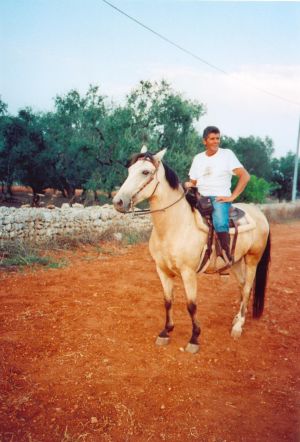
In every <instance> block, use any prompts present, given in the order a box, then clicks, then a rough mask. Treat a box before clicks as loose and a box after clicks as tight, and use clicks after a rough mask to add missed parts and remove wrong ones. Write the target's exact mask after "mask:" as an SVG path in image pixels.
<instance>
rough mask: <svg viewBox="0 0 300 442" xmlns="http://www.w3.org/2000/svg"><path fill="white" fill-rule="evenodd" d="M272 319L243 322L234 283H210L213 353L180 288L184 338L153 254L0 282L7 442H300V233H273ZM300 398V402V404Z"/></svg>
mask: <svg viewBox="0 0 300 442" xmlns="http://www.w3.org/2000/svg"><path fill="white" fill-rule="evenodd" d="M272 235H273V238H272V265H271V271H270V278H269V286H268V292H267V298H266V306H265V312H264V315H263V317H262V318H261V319H260V320H253V319H252V318H251V312H248V317H247V322H246V325H245V330H244V334H243V336H242V338H241V339H240V340H238V341H234V340H233V339H232V338H231V337H230V327H231V321H232V319H233V316H234V314H235V313H236V312H237V310H238V301H239V295H238V288H237V285H236V283H235V280H234V279H233V277H230V279H229V280H228V281H227V282H226V281H225V282H224V281H223V280H221V279H220V277H218V276H202V277H201V276H199V289H198V293H199V303H198V305H199V318H200V320H201V328H202V335H201V352H200V353H199V354H197V355H191V354H186V353H183V352H182V351H180V347H183V346H185V344H186V343H187V342H188V339H189V337H190V333H191V325H190V319H189V316H188V314H187V312H186V306H185V298H184V292H183V287H182V284H181V281H179V280H178V281H177V283H176V292H175V294H176V304H175V321H176V322H175V330H174V332H173V335H172V341H171V343H170V345H169V346H168V347H166V348H158V347H156V346H155V344H154V341H155V338H156V335H157V333H158V332H159V331H160V330H161V328H162V326H163V323H164V308H163V302H162V289H161V285H160V282H159V279H158V276H157V274H156V271H155V267H154V263H153V262H152V260H151V258H150V255H149V252H148V248H147V245H146V244H142V245H136V246H130V247H127V248H121V247H120V246H117V245H116V244H115V245H114V244H106V245H103V244H102V245H101V247H99V248H98V249H95V248H84V249H80V250H77V251H75V252H74V251H72V252H70V251H69V252H62V253H61V257H63V258H64V259H67V260H68V265H67V266H65V267H64V268H60V269H41V268H38V269H34V270H30V271H29V270H26V271H23V272H4V271H2V272H0V283H1V286H0V299H1V311H0V315H1V318H0V319H1V325H0V328H1V338H0V349H1V354H0V358H1V377H0V390H1V397H0V440H1V441H2V442H6V441H11V442H12V441H13V442H22V441H28V442H42V441H49V442H50V441H51V442H52V441H54V442H56V441H64V442H66V441H72V442H73V441H88V442H90V441H114V442H115V441H141V442H146V441H172V442H173V441H183V442H184V441H193V440H197V441H203V442H206V441H209V442H221V441H224V442H225V441H226V442H231V441H232V442H241V441H245V442H248V441H249V442H254V441H255V442H260V441H261V442H268V441H269V442H277V441H278V442H282V441H293V442H296V441H298V440H299V434H300V432H299V408H298V412H297V408H296V407H297V405H296V404H297V397H298V399H299V383H298V385H297V378H298V382H299V335H300V333H299V331H300V323H299V269H300V222H296V223H291V224H286V225H274V226H273V228H272ZM297 391H298V396H297Z"/></svg>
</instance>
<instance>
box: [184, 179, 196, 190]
mask: <svg viewBox="0 0 300 442" xmlns="http://www.w3.org/2000/svg"><path fill="white" fill-rule="evenodd" d="M196 186H197V180H190V181H186V182H185V183H184V187H185V188H186V189H190V188H191V187H196Z"/></svg>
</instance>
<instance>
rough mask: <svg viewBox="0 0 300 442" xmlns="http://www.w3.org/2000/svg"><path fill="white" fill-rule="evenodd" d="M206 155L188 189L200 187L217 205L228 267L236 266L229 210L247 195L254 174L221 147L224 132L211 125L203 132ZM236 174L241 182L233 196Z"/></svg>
mask: <svg viewBox="0 0 300 442" xmlns="http://www.w3.org/2000/svg"><path fill="white" fill-rule="evenodd" d="M203 144H204V146H205V152H201V153H198V154H197V155H196V156H195V157H194V159H193V162H192V166H191V168H190V171H189V177H190V181H187V182H186V183H185V186H186V188H190V187H194V186H197V187H198V191H199V193H200V195H201V196H206V197H209V198H210V200H211V202H212V205H213V213H212V220H213V226H214V229H215V231H216V233H217V236H218V239H219V242H220V245H221V248H222V250H223V253H222V256H223V259H224V261H225V264H227V266H228V267H229V266H230V265H231V264H232V256H231V253H230V235H229V210H230V207H231V203H232V202H233V201H234V200H235V199H236V198H237V197H238V196H239V195H240V194H241V193H242V192H243V190H244V189H245V187H246V185H247V183H248V181H249V179H250V175H249V173H248V172H247V170H246V169H245V168H244V167H243V166H242V164H241V163H240V162H239V160H238V159H237V157H236V156H235V154H234V153H233V152H232V150H230V149H222V148H221V147H220V131H219V129H218V128H217V127H215V126H208V127H207V128H206V129H204V131H203ZM232 175H236V176H237V177H238V182H237V185H236V187H235V189H234V190H233V192H232V193H231V189H230V188H231V178H232Z"/></svg>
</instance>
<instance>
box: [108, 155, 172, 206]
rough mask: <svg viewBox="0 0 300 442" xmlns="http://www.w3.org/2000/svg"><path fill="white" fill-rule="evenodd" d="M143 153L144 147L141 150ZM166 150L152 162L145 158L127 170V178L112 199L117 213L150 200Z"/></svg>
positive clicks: (154, 157) (155, 156)
mask: <svg viewBox="0 0 300 442" xmlns="http://www.w3.org/2000/svg"><path fill="white" fill-rule="evenodd" d="M142 150H143V152H142V153H145V150H144V146H143V148H142ZM165 151H166V149H164V150H162V151H160V152H158V153H157V154H156V155H154V156H153V161H152V160H151V159H149V158H147V157H145V158H143V157H142V158H140V159H138V160H137V161H136V162H135V163H134V164H132V166H130V167H129V169H128V177H127V179H126V181H125V182H124V183H123V185H122V187H121V188H120V190H119V191H118V193H117V194H116V196H115V197H114V199H113V204H114V206H115V208H116V209H117V210H118V211H119V212H126V211H128V210H129V209H130V206H131V204H133V205H135V204H138V203H140V202H141V201H144V200H145V199H148V198H150V197H151V196H152V195H153V194H154V192H155V190H156V187H157V185H158V182H159V181H158V172H159V168H160V163H161V159H162V157H163V156H164V154H165Z"/></svg>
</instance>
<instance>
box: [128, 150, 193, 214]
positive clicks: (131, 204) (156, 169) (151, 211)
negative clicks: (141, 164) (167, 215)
mask: <svg viewBox="0 0 300 442" xmlns="http://www.w3.org/2000/svg"><path fill="white" fill-rule="evenodd" d="M141 160H143V161H150V162H151V163H152V164H153V166H154V167H155V169H154V171H153V172H150V174H149V175H150V176H149V178H148V179H147V181H146V182H145V183H143V185H142V186H141V187H140V188H139V189H138V190H137V191H136V192H135V193H134V194H133V195H132V197H131V199H130V209H131V210H129V211H128V212H124V214H129V213H131V214H132V215H148V214H151V213H155V212H164V211H165V210H166V209H169V207H172V206H174V205H175V204H177V203H178V202H179V201H181V200H182V198H183V197H184V196H185V195H186V193H187V191H184V192H183V194H182V195H181V196H180V198H178V199H177V200H176V201H175V202H174V203H172V204H169V205H168V206H166V207H163V208H162V209H156V210H150V209H140V210H139V211H137V212H135V210H134V202H133V199H134V197H135V196H136V195H138V194H139V193H140V192H141V191H142V190H144V189H145V187H147V186H148V185H149V184H150V183H151V182H152V181H153V180H154V178H155V176H156V178H157V171H158V168H159V162H154V161H152V160H151V159H150V158H139V159H138V160H137V161H141ZM159 184H160V182H159V181H158V179H157V183H156V186H155V187H154V190H153V192H152V193H151V195H150V196H149V197H148V198H147V199H150V198H152V196H153V195H154V194H155V192H156V189H157V187H158V185H159Z"/></svg>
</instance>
